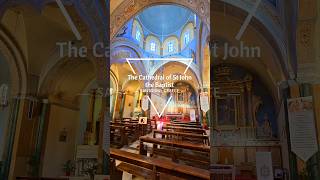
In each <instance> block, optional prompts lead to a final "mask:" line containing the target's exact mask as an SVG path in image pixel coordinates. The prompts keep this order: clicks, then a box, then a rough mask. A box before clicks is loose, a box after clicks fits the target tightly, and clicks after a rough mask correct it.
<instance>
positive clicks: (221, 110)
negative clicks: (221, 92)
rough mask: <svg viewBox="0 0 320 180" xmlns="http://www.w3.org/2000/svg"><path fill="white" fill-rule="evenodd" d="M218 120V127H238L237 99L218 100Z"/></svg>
mask: <svg viewBox="0 0 320 180" xmlns="http://www.w3.org/2000/svg"><path fill="white" fill-rule="evenodd" d="M216 107H217V108H216V110H217V112H216V120H217V126H218V127H226V128H228V127H234V126H235V125H236V117H237V114H236V99H235V97H229V96H228V97H225V98H218V99H217V100H216Z"/></svg>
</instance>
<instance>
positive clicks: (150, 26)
mask: <svg viewBox="0 0 320 180" xmlns="http://www.w3.org/2000/svg"><path fill="white" fill-rule="evenodd" d="M193 15H194V13H193V12H192V11H190V10H189V9H186V8H184V7H181V6H176V5H157V6H152V7H149V8H147V9H145V10H144V11H142V12H141V13H140V14H139V15H138V19H139V20H140V23H141V24H142V26H143V28H145V29H147V30H148V31H149V32H150V33H153V34H155V35H159V36H166V35H170V34H174V33H175V32H176V31H178V30H180V29H181V28H182V27H183V26H184V25H185V24H186V23H187V22H188V20H189V18H193Z"/></svg>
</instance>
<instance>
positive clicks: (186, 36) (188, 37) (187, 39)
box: [183, 30, 190, 44]
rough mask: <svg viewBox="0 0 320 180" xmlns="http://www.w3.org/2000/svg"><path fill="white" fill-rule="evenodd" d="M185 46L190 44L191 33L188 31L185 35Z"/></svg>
mask: <svg viewBox="0 0 320 180" xmlns="http://www.w3.org/2000/svg"><path fill="white" fill-rule="evenodd" d="M183 38H184V44H189V42H190V31H189V30H188V31H187V32H186V33H185V34H184V37H183Z"/></svg>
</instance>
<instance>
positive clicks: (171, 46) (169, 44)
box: [163, 36, 179, 56]
mask: <svg viewBox="0 0 320 180" xmlns="http://www.w3.org/2000/svg"><path fill="white" fill-rule="evenodd" d="M178 52H179V41H178V38H176V37H175V36H171V37H168V38H167V39H166V40H165V41H164V42H163V55H164V56H165V55H170V54H175V53H178Z"/></svg>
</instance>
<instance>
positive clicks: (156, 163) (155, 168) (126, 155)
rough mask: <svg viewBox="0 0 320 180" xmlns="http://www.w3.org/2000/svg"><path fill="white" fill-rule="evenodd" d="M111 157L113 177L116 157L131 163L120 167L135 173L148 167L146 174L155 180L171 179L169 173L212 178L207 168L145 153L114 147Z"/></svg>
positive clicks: (193, 177)
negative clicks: (182, 163) (144, 154)
mask: <svg viewBox="0 0 320 180" xmlns="http://www.w3.org/2000/svg"><path fill="white" fill-rule="evenodd" d="M110 157H111V159H112V162H111V165H112V167H111V179H114V178H115V176H114V175H115V174H116V172H115V171H114V170H115V168H114V166H115V162H114V159H117V160H120V161H122V162H125V163H127V164H130V165H131V166H127V167H124V166H126V164H124V165H122V166H120V167H121V168H122V169H125V168H126V169H127V171H130V173H132V174H134V175H140V174H141V171H139V167H140V168H142V171H145V170H146V169H147V170H149V171H148V172H147V173H145V174H146V175H148V174H149V176H152V177H151V179H153V180H162V179H163V180H167V179H171V178H168V175H169V176H175V177H179V178H182V179H197V180H202V179H206V180H209V179H210V172H209V171H207V170H204V169H199V168H195V167H191V166H187V165H181V164H177V163H174V162H172V161H168V160H163V159H157V158H153V157H146V156H143V155H139V154H134V153H130V152H126V151H122V150H118V149H113V148H111V149H110ZM132 167H134V168H132ZM128 169H129V170H128ZM150 174H151V175H150ZM166 175H167V176H166ZM117 177H121V176H117ZM163 177H166V178H163Z"/></svg>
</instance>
